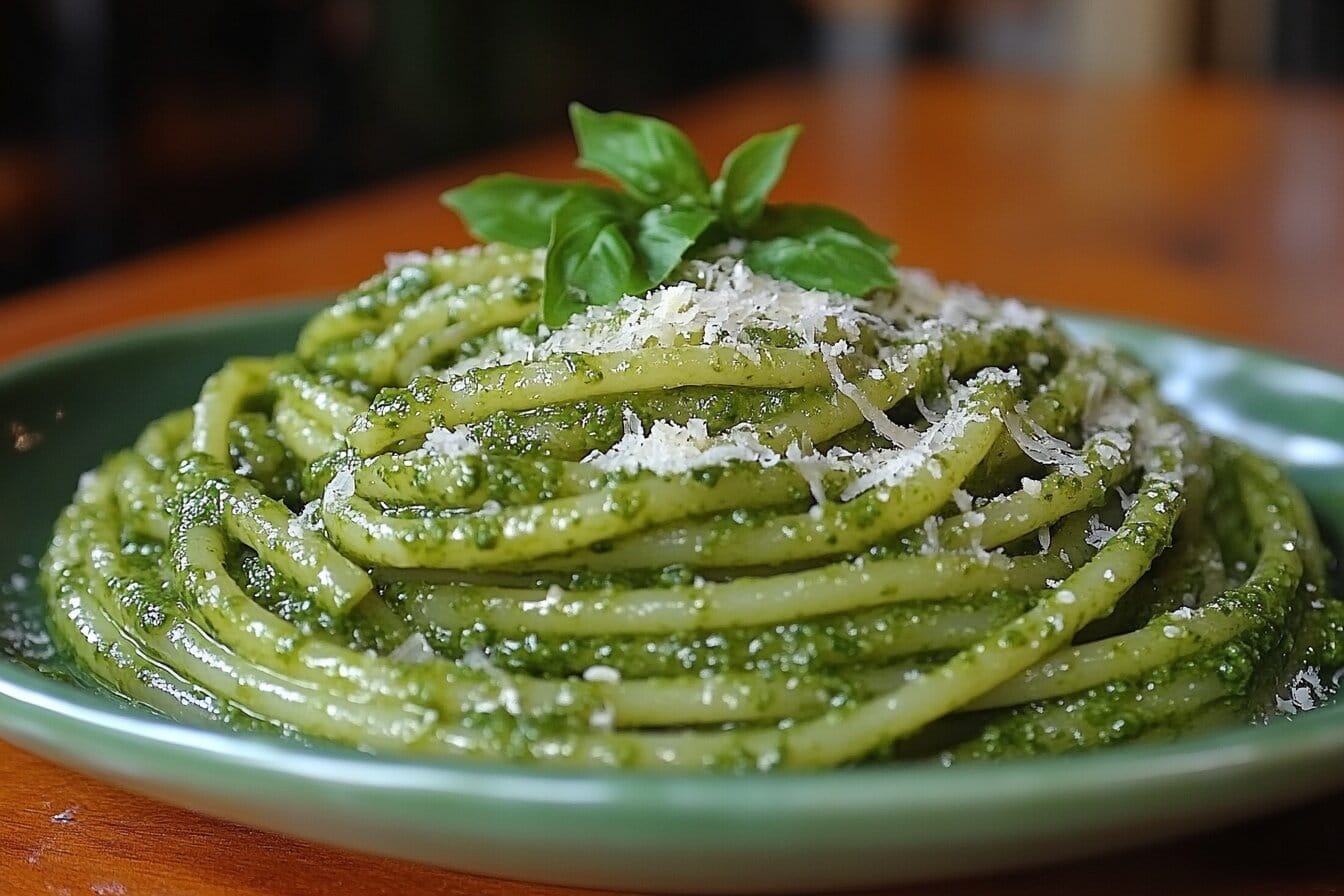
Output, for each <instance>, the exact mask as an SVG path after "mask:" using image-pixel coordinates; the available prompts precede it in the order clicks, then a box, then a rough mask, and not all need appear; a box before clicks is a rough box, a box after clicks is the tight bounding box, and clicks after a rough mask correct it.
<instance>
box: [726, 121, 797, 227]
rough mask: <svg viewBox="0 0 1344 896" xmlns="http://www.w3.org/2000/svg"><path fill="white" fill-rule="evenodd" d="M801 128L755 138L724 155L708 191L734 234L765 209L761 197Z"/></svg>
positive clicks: (780, 171) (775, 177)
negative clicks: (719, 168) (715, 177)
mask: <svg viewBox="0 0 1344 896" xmlns="http://www.w3.org/2000/svg"><path fill="white" fill-rule="evenodd" d="M801 130H802V128H801V127H799V126H798V125H796V124H795V125H791V126H790V127H787V128H784V129H783V130H779V131H771V132H770V133H767V134H757V135H756V136H754V137H752V138H751V139H749V140H747V141H746V142H744V143H743V144H742V145H741V146H739V147H737V149H734V150H733V151H732V152H730V153H729V154H728V158H726V159H724V160H723V170H722V171H720V173H719V179H718V180H716V181H715V182H714V184H713V187H712V192H713V196H714V200H715V202H716V203H717V204H718V206H719V210H720V212H721V213H722V215H723V220H724V223H726V224H727V225H728V226H729V227H730V228H733V229H735V230H742V229H744V228H746V227H749V226H751V224H752V223H754V222H755V221H756V219H757V218H759V217H760V216H761V210H762V209H764V208H765V197H767V196H769V195H770V191H771V190H773V189H774V188H775V184H776V183H778V182H779V177H780V175H781V174H783V173H784V166H785V165H787V164H788V161H789V152H790V151H791V150H792V149H793V143H794V141H795V140H797V139H798V132H799V131H801Z"/></svg>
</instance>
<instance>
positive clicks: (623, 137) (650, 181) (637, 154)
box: [569, 103, 709, 204]
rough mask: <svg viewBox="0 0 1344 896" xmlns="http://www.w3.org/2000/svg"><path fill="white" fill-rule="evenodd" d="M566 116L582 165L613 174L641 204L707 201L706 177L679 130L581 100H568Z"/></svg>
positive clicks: (662, 123)
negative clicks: (603, 110) (596, 109)
mask: <svg viewBox="0 0 1344 896" xmlns="http://www.w3.org/2000/svg"><path fill="white" fill-rule="evenodd" d="M569 117H570V121H571V122H572V123H573V126H574V136H575V138H576V139H577V141H578V144H579V166H580V167H582V168H587V169H589V170H592V171H600V172H602V173H603V174H606V175H608V176H610V177H612V178H614V179H615V180H616V181H618V182H619V183H620V184H621V185H622V186H624V187H625V188H626V190H628V191H629V192H630V194H631V195H632V196H634V197H635V198H637V199H639V200H641V201H643V202H645V203H649V204H654V203H663V202H677V201H680V200H685V199H690V200H691V201H693V202H697V203H700V204H705V203H708V201H709V176H708V175H707V174H705V169H704V166H703V165H701V164H700V158H699V157H698V156H697V155H696V154H695V147H694V146H692V145H691V141H690V140H689V139H687V137H686V135H685V134H683V133H682V132H681V131H679V130H678V129H677V128H675V127H673V126H672V125H670V124H668V123H667V122H665V121H660V120H658V119H657V118H648V117H646V116H643V115H631V114H629V113H628V112H608V113H605V114H604V113H601V112H594V111H593V110H592V109H589V108H587V107H586V106H583V105H581V104H579V103H571V104H570V107H569Z"/></svg>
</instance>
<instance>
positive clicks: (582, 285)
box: [541, 193, 649, 327]
mask: <svg viewBox="0 0 1344 896" xmlns="http://www.w3.org/2000/svg"><path fill="white" fill-rule="evenodd" d="M648 288H649V283H648V280H647V278H646V276H645V275H644V272H643V271H642V270H641V269H640V267H639V264H638V260H637V258H636V257H635V250H634V249H633V248H632V247H631V245H630V242H629V240H627V239H626V238H625V235H624V234H623V233H622V232H621V218H620V216H619V215H618V214H617V213H616V212H615V211H613V210H612V208H611V207H610V206H608V205H607V204H605V203H604V202H602V201H601V200H600V199H594V198H593V197H591V196H586V195H584V194H582V193H576V194H574V195H572V196H571V197H570V198H569V199H568V200H566V201H565V202H564V203H563V204H562V205H561V206H560V208H559V209H557V210H556V213H555V216H554V218H552V220H551V237H550V244H549V246H548V247H547V250H546V280H545V284H544V286H543V288H542V298H541V307H542V317H543V318H544V319H545V321H546V324H547V326H551V327H558V326H560V325H562V324H563V323H564V322H565V321H566V320H568V319H569V317H570V315H572V314H574V313H576V312H578V311H580V310H582V309H583V308H584V306H586V305H609V304H611V303H612V302H615V301H617V300H618V299H620V298H621V296H623V295H626V294H627V293H638V292H644V291H645V290H647V289H648Z"/></svg>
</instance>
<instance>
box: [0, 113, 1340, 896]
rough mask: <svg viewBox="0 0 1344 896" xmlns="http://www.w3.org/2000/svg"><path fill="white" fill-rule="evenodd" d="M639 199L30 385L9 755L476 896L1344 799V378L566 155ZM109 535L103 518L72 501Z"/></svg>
mask: <svg viewBox="0 0 1344 896" xmlns="http://www.w3.org/2000/svg"><path fill="white" fill-rule="evenodd" d="M573 119H574V126H575V131H576V135H577V137H578V143H579V149H580V159H581V162H582V164H583V165H584V167H586V168H589V169H592V170H595V171H598V172H600V173H602V174H605V175H607V176H608V177H609V178H610V179H611V180H612V181H614V183H615V186H612V187H606V186H598V185H597V184H595V183H592V182H590V181H576V182H550V181H538V180H533V179H529V178H526V177H521V176H518V175H497V176H493V177H486V178H481V179H479V180H477V181H475V182H473V183H471V184H468V185H465V186H463V187H459V188H456V189H454V190H451V191H449V192H448V193H447V194H445V196H444V201H445V203H446V204H447V205H448V206H449V207H450V208H452V209H453V210H454V211H456V212H457V213H458V214H460V215H461V216H462V217H463V218H464V220H465V221H466V223H467V224H468V227H469V228H470V229H471V231H472V232H473V234H474V235H476V236H477V237H478V238H479V239H480V241H481V242H480V244H479V245H475V246H471V247H467V248H464V249H457V250H434V251H432V252H409V253H398V254H393V255H389V256H388V259H387V264H386V268H385V270H383V271H380V272H377V273H375V274H374V275H373V276H371V277H370V278H369V279H368V280H367V281H365V282H364V283H362V284H360V285H359V286H357V287H355V288H353V289H352V290H350V291H349V292H347V293H344V294H342V295H340V296H338V297H336V298H335V299H334V300H333V299H325V300H322V301H320V302H307V303H299V304H284V305H270V306H266V307H258V308H256V309H254V310H250V311H246V312H242V313H233V314H230V315H224V316H214V317H203V318H193V319H186V320H182V321H172V322H167V323H164V324H159V325H156V326H151V327H146V328H141V329H138V330H135V331H130V332H127V333H123V334H117V335H113V336H107V337H103V338H101V339H98V340H95V341H91V342H87V343H82V344H78V345H74V346H70V347H67V348H64V349H60V350H56V351H52V352H48V353H45V354H42V355H38V356H34V357H32V358H29V359H26V360H21V361H19V362H17V363H15V364H12V365H10V366H9V367H7V368H5V369H4V370H3V371H0V409H3V414H4V418H5V421H6V423H7V424H8V425H9V427H10V432H11V434H12V435H14V438H13V440H12V445H11V444H7V445H6V446H5V449H4V450H5V451H6V461H5V464H4V466H3V468H2V469H0V494H3V495H4V498H5V503H6V506H9V507H11V508H23V509H24V512H23V513H22V514H8V515H6V516H5V518H4V519H3V522H0V535H3V538H0V544H3V548H0V557H3V560H4V563H5V564H7V566H8V568H9V570H10V571H11V575H9V576H8V579H9V583H8V585H6V586H5V588H4V589H3V591H0V611H2V613H3V615H0V623H3V634H2V635H0V646H3V649H4V652H5V653H6V654H7V656H8V659H7V660H6V659H0V734H3V735H4V736H5V737H7V738H9V739H12V740H14V741H15V742H16V743H19V744H21V745H25V746H27V747H30V748H32V749H35V750H37V751H38V752H40V753H42V754H43V755H47V756H51V757H52V758H54V759H56V760H58V761H62V762H65V763H68V764H70V765H72V766H74V767H77V768H80V769H83V770H86V771H90V772H93V773H95V774H99V775H102V776H104V777H107V778H109V779H111V780H114V781H117V782H119V783H122V784H124V785H126V786H128V787H131V788H133V789H136V790H140V791H143V792H146V793H149V794H152V795H155V796H158V797H160V798H163V799H166V800H169V801H171V802H175V803H179V804H182V805H186V806H189V807H192V808H197V809H200V810H203V811H207V812H210V813H213V814H217V815H220V816H222V817H226V818H230V819H234V820H239V821H243V822H246V823H250V824H254V825H257V826H260V827H265V828H268V829H273V830H278V831H284V832H287V833H292V834H296V835H299V836H304V837H309V838H312V839H317V840H322V841H327V842H332V843H336V844H341V845H346V846H350V847H354V848H360V849H366V850H370V851H375V852H383V853H387V854H390V855H397V856H402V857H406V858H413V859H418V860H422V861H429V862H436V863H439V864H443V865H447V866H450V867H455V868H460V869H463V870H470V871H477V872H482V873H488V874H495V875H501V876H509V877H520V878H526V879H531V880H540V881H550V882H558V883H569V884H578V885H587V886H616V887H628V888H639V889H657V890H666V891H683V892H692V891H695V892H714V891H719V892H732V891H741V890H743V889H748V888H749V889H755V890H775V891H801V890H832V889H836V888H840V887H857V886H866V885H867V886H871V885H876V884H882V883H891V882H895V881H901V880H912V879H921V878H929V877H936V876H941V875H947V874H951V873H959V874H960V873H968V872H975V871H987V870H994V869H1000V868H1005V867H1011V866H1014V865H1019V864H1023V863H1029V862H1036V861H1043V860H1050V859H1058V858H1064V857H1068V856H1075V855H1082V854H1087V853H1091V852H1096V851H1100V850H1103V849H1110V848H1117V847H1120V846H1123V845H1128V844H1132V843H1136V842H1142V841H1144V840H1148V839H1153V838H1156V837H1159V836H1166V835H1172V834H1176V833H1179V832H1183V831H1190V830H1195V829H1198V828H1200V827H1203V826H1208V825H1211V824H1215V823H1218V822H1220V821H1225V820H1226V819H1228V818H1230V817H1234V816H1236V815H1238V814H1248V813H1251V812H1255V811H1261V810H1264V809H1267V808H1270V807H1273V806H1278V805H1283V804H1285V803H1287V802H1290V801H1292V800H1294V799H1300V798H1303V797H1305V796H1308V795H1310V794H1313V793H1317V792H1319V791H1321V790H1322V789H1325V788H1331V787H1335V786H1338V785H1339V784H1341V783H1344V763H1341V762H1340V759H1341V757H1344V717H1342V716H1341V715H1340V712H1341V711H1340V710H1338V709H1336V708H1335V707H1334V706H1332V705H1331V704H1332V703H1333V699H1334V691H1335V687H1336V684H1337V680H1338V673H1339V670H1340V669H1341V668H1344V641H1341V639H1340V634H1341V632H1344V603H1341V598H1344V591H1341V589H1340V587H1339V581H1338V577H1337V570H1336V568H1335V567H1334V565H1333V561H1332V558H1331V555H1330V552H1329V550H1328V547H1327V543H1328V542H1329V540H1330V537H1331V535H1330V533H1332V532H1333V531H1336V530H1337V529H1338V528H1339V527H1340V526H1341V525H1344V377H1342V376H1340V375H1339V374H1335V373H1330V372H1328V371H1322V370H1316V369H1313V368H1310V367H1307V366H1305V365H1301V364H1298V363H1296V362H1293V361H1290V360H1286V359H1280V358H1277V357H1273V356H1270V355H1266V354H1263V353H1260V352H1257V351H1254V350H1251V349H1245V348H1239V347H1234V346H1227V345H1222V344H1218V343H1214V342H1210V341H1206V340H1202V339H1200V338H1198V337H1194V336H1189V335H1184V334H1179V333H1173V332H1170V331H1166V330H1161V329H1157V328H1150V327H1145V326H1142V325H1138V324H1132V323H1122V322H1119V321H1107V320H1101V319H1091V318H1081V317H1071V316H1068V315H1052V314H1049V313H1047V312H1045V311H1044V310H1042V309H1039V308H1035V307H1032V306H1030V305H1027V304H1024V303H1022V302H1019V301H1016V300H1012V299H1002V298H997V297H992V296H988V295H986V294H984V293H982V292H981V291H980V290H978V289H975V288H974V287H970V286H964V285H955V284H945V283H941V282H939V281H938V280H937V279H935V278H934V277H933V276H932V275H930V274H928V273H927V272H924V271H921V270H918V269H915V268H908V267H899V266H896V265H895V264H893V262H892V260H891V253H892V246H891V244H890V243H889V242H888V241H887V240H885V239H884V238H882V237H880V236H878V235H876V234H874V233H872V232H871V231H869V230H868V229H867V228H866V227H865V226H864V225H863V224H862V223H860V222H859V221H857V220H856V219H854V218H853V217H852V216H850V215H848V214H846V213H844V212H842V211H839V210H837V209H832V208H829V207H825V206H816V205H783V204H770V203H769V202H767V198H768V193H769V192H770V189H771V187H772V186H773V185H774V183H775V181H776V180H778V178H779V176H780V174H781V172H782V170H783V166H784V163H785V161H786V159H787V156H788V151H789V148H790V147H791V146H792V143H793V141H794V140H795V139H796V138H797V135H798V130H797V129H796V128H785V129H783V130H781V131H777V132H773V133H770V134H763V135H758V136H756V137H753V138H751V139H750V140H748V141H747V142H746V143H744V144H743V145H742V146H741V147H739V148H738V149H737V150H735V151H734V152H733V153H732V154H731V155H730V156H729V157H728V158H727V159H726V160H725V162H724V164H723V167H722V169H721V172H720V174H719V176H718V177H717V178H716V179H714V180H711V179H710V178H709V175H708V174H706V173H705V171H704V168H703V166H702V165H701V163H700V162H699V160H698V158H697V157H696V156H695V154H694V150H693V148H692V147H690V145H689V142H688V141H687V140H686V139H685V137H684V135H681V134H680V132H677V131H676V130H675V129H674V128H672V127H671V126H670V125H668V124H666V123H664V122H660V121H657V120H656V119H648V118H643V117H639V116H632V115H626V114H623V113H607V114H601V113H596V112H592V111H591V110H588V109H585V108H583V107H581V106H576V107H575V108H574V110H573ZM72 494H73V497H71V495H72Z"/></svg>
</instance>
